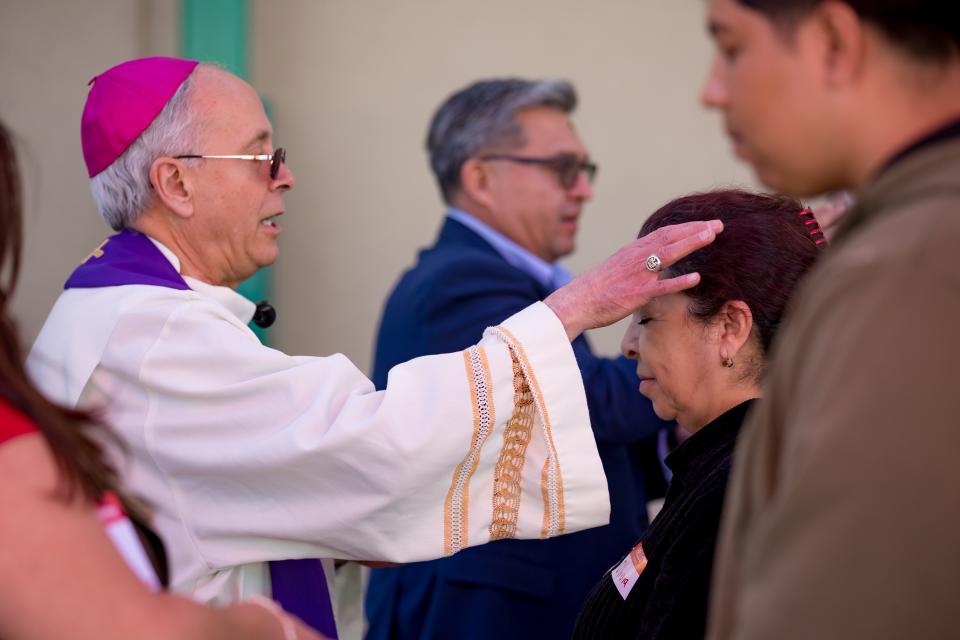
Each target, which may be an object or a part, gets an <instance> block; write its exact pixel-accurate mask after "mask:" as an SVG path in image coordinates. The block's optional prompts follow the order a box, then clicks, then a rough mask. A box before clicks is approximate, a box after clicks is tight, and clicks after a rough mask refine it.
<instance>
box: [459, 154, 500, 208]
mask: <svg viewBox="0 0 960 640" xmlns="http://www.w3.org/2000/svg"><path fill="white" fill-rule="evenodd" d="M493 178H494V176H493V173H492V172H491V171H490V165H489V163H487V162H484V161H483V160H480V159H479V158H469V159H467V161H466V162H464V163H463V165H462V166H461V167H460V190H461V192H462V193H463V195H464V196H465V197H466V198H468V199H469V200H473V201H474V202H477V203H479V204H480V205H481V206H483V207H484V208H485V209H487V210H492V209H494V208H495V207H494V205H495V202H496V201H495V199H494V194H493V190H492V189H491V187H492V184H493Z"/></svg>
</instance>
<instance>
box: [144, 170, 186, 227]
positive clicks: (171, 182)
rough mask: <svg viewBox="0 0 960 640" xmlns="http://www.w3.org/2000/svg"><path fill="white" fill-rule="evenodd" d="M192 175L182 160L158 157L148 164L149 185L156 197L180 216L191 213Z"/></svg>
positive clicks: (184, 216) (183, 216)
mask: <svg viewBox="0 0 960 640" xmlns="http://www.w3.org/2000/svg"><path fill="white" fill-rule="evenodd" d="M193 184H194V183H193V176H192V174H191V172H190V170H189V167H188V166H187V165H186V163H184V162H183V161H182V160H176V159H174V158H169V157H160V158H157V159H156V160H154V161H153V164H152V165H150V186H151V187H153V191H154V194H155V195H156V197H157V199H158V200H160V202H161V203H162V204H163V205H164V207H166V208H167V209H169V210H170V211H171V212H173V213H174V214H175V215H178V216H180V217H182V218H189V217H191V216H192V215H193Z"/></svg>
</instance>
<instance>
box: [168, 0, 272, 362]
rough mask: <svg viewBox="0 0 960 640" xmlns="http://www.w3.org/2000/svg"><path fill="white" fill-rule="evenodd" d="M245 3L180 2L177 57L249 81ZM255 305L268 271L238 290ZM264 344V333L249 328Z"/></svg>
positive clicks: (261, 297) (265, 288) (266, 286)
mask: <svg viewBox="0 0 960 640" xmlns="http://www.w3.org/2000/svg"><path fill="white" fill-rule="evenodd" d="M248 18H249V6H248V0H180V55H182V56H183V57H184V58H190V59H193V60H201V61H203V62H216V63H217V64H220V65H222V66H223V67H224V68H225V69H227V70H228V71H230V73H233V74H234V75H236V76H238V77H240V78H243V79H245V80H246V79H248V73H249V58H248V51H249V46H248V44H249V19H248ZM237 291H239V292H240V293H241V294H242V295H244V296H246V297H247V298H249V299H250V300H253V301H254V302H259V301H260V300H265V299H266V298H267V297H268V296H269V293H270V272H269V269H261V270H260V271H258V272H257V273H255V274H254V275H253V276H252V277H251V278H250V279H249V280H247V281H245V282H243V283H242V284H241V285H240V286H239V287H238V289H237ZM251 328H252V329H253V330H254V332H255V333H256V334H257V336H258V337H259V338H260V340H262V341H263V342H264V343H266V342H267V339H266V333H265V332H264V330H263V329H261V328H260V327H257V326H251Z"/></svg>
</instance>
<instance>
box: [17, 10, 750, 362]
mask: <svg viewBox="0 0 960 640" xmlns="http://www.w3.org/2000/svg"><path fill="white" fill-rule="evenodd" d="M251 4H252V6H251V32H252V33H251V38H252V42H251V73H252V76H253V82H254V84H255V86H256V87H257V88H258V89H259V90H260V91H261V92H262V93H263V94H264V96H265V97H266V98H267V99H268V101H269V102H270V103H271V106H272V110H273V115H274V119H275V124H276V128H277V135H278V141H279V142H280V143H281V144H283V145H284V146H287V147H288V148H289V149H290V156H289V160H290V164H291V166H292V167H293V169H294V170H295V171H296V173H297V176H298V183H297V187H296V189H295V190H294V191H293V192H292V193H291V194H290V195H289V197H288V203H287V214H286V215H285V216H284V217H283V218H282V219H281V224H282V226H283V227H284V234H283V236H282V238H281V243H282V252H281V258H280V261H279V263H278V264H277V266H276V267H274V269H273V277H274V282H275V285H274V288H275V294H274V301H275V303H276V306H277V308H278V310H279V320H278V322H277V324H276V325H275V327H274V328H273V329H271V332H272V339H273V341H274V343H275V344H276V345H277V346H279V347H281V348H283V349H284V350H287V351H290V352H296V353H313V354H323V353H330V352H333V351H342V352H344V353H346V354H347V355H348V356H350V357H351V358H352V359H353V360H354V361H355V362H356V363H357V365H358V366H359V367H360V368H361V369H363V370H367V369H368V368H369V363H370V352H371V341H372V337H373V333H374V330H375V325H376V322H377V318H378V315H379V312H380V305H381V303H382V300H383V297H384V295H385V294H386V293H387V291H388V290H389V288H390V286H391V284H392V283H393V281H394V280H395V279H396V277H397V275H398V274H399V273H400V271H401V270H402V269H403V268H404V267H405V266H407V265H409V264H410V263H411V261H412V260H413V258H414V255H415V251H416V249H417V248H418V247H421V246H423V245H425V244H427V243H429V242H430V241H431V240H432V238H433V236H434V233H435V231H436V228H437V226H438V224H439V221H440V218H441V214H442V211H443V210H442V207H441V203H440V200H439V198H438V197H437V195H436V190H435V187H434V185H433V181H432V178H431V176H430V174H429V171H428V168H427V162H426V157H425V154H424V152H423V149H422V146H423V145H422V142H423V137H424V131H425V128H426V125H427V121H428V119H429V116H430V114H431V113H432V111H433V110H434V108H435V107H436V106H437V104H438V103H439V102H440V101H441V100H442V99H443V98H444V97H446V95H448V94H449V93H450V92H451V91H453V90H454V89H456V88H459V87H461V86H463V85H464V84H466V83H468V82H470V81H472V80H475V79H477V78H481V77H491V76H500V75H523V76H529V77H547V76H550V77H566V78H569V79H571V80H572V81H573V82H574V83H575V84H576V85H577V87H578V89H579V91H580V95H581V107H580V109H579V111H578V113H577V114H576V116H575V122H576V124H577V127H578V129H579V130H580V133H581V135H582V137H583V138H584V140H585V142H586V143H587V145H588V146H589V148H590V150H591V152H592V154H593V155H594V157H595V158H596V159H597V161H598V162H599V163H600V165H601V172H600V176H599V180H598V182H597V185H596V187H597V195H596V198H595V200H594V201H593V202H592V203H591V204H590V205H589V206H588V208H587V210H586V216H585V219H584V225H583V232H582V233H581V238H580V249H579V251H578V252H577V254H576V255H575V256H574V257H573V258H572V259H571V260H569V263H568V264H569V266H571V268H573V269H574V270H575V271H579V270H582V269H584V268H586V267H587V266H589V265H591V264H593V263H595V262H597V261H599V260H600V259H601V258H602V257H603V256H605V255H607V254H609V253H610V252H611V251H613V250H614V249H615V248H616V247H617V246H619V245H620V244H623V243H624V242H626V241H627V240H628V239H629V238H631V237H632V236H633V235H634V234H635V233H636V231H637V229H638V228H639V226H640V224H641V222H642V220H643V218H644V217H645V216H646V215H647V214H648V213H649V212H650V211H652V210H653V209H654V208H655V207H657V206H658V205H660V204H662V203H663V202H664V201H666V200H668V199H670V198H671V197H673V196H676V195H679V194H682V193H685V192H688V191H691V190H696V189H702V188H706V187H710V186H715V185H718V184H726V183H732V182H738V181H740V182H742V181H745V180H747V179H748V173H747V172H746V170H745V169H744V168H742V167H738V166H735V165H734V164H733V163H732V162H731V161H730V159H729V153H728V149H727V144H726V143H725V142H724V140H723V139H722V136H721V133H720V127H719V124H718V122H717V121H716V120H717V119H716V117H715V116H712V115H708V114H707V113H705V112H704V111H703V110H702V109H701V108H700V107H699V106H698V103H697V91H698V86H699V83H700V80H701V78H702V77H703V74H704V73H705V71H706V64H707V58H708V55H709V47H708V42H707V39H706V37H705V36H704V35H703V33H704V29H703V15H702V12H703V3H701V2H696V1H692V0H622V1H618V0H594V1H593V2H590V3H586V2H579V1H573V0H524V1H523V2H515V1H512V2H511V1H507V0H489V1H488V2H484V3H475V2H463V1H459V0H429V1H428V0H403V1H393V0H323V1H317V0H270V1H269V2H267V1H266V0H253V2H252V3H251ZM176 6H177V3H176V2H174V1H173V0H139V1H136V2H132V1H130V0H74V1H72V2H62V1H58V0H0V82H2V85H3V90H2V91H0V117H2V118H3V119H4V120H5V121H6V122H7V123H8V124H9V125H11V126H12V128H13V129H15V130H16V131H17V133H18V134H19V135H20V138H21V140H22V142H23V149H24V152H25V158H24V159H25V164H26V169H27V176H26V181H27V196H28V200H27V205H28V227H27V246H26V263H25V265H24V270H23V278H22V285H23V286H22V288H21V291H20V293H19V295H18V296H17V298H16V300H15V305H14V308H15V311H16V313H17V315H18V316H19V318H20V319H21V323H22V328H23V333H24V336H25V338H27V339H28V340H32V338H33V336H34V335H35V334H36V331H37V330H38V329H39V325H40V322H42V319H43V317H44V316H45V314H46V312H47V311H48V309H49V307H50V305H51V304H52V302H53V300H54V299H55V297H56V295H57V293H58V291H59V289H60V286H61V285H62V282H63V280H64V278H65V276H66V275H67V274H68V273H69V271H70V270H71V269H72V268H73V266H74V265H75V264H76V263H77V262H78V261H79V260H81V259H82V258H83V257H84V256H85V255H86V253H87V252H88V251H89V250H90V249H91V248H92V247H93V246H95V245H96V244H97V243H98V242H99V241H100V239H101V238H102V237H103V236H104V235H105V233H106V232H107V229H106V227H105V225H103V224H102V223H100V222H99V218H98V217H97V214H96V211H95V208H94V206H93V204H92V202H91V200H90V196H89V190H88V187H87V180H86V174H85V172H84V168H83V162H82V156H81V153H80V144H79V119H80V111H81V109H82V105H83V100H84V97H85V95H86V81H87V80H88V79H89V78H90V77H92V76H93V75H95V74H96V73H97V72H99V71H101V70H103V69H105V68H107V67H108V66H110V65H112V64H115V63H116V62H119V61H120V60H122V59H124V58H129V57H134V56H138V55H156V54H172V53H174V52H175V50H176V32H177V16H176V10H175V8H176ZM619 332H620V330H619V329H614V330H612V331H607V332H605V333H603V334H602V335H600V336H599V338H600V340H599V342H600V345H601V348H602V349H603V350H605V351H611V350H613V349H615V348H616V344H617V343H618V341H619Z"/></svg>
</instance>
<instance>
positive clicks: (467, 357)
mask: <svg viewBox="0 0 960 640" xmlns="http://www.w3.org/2000/svg"><path fill="white" fill-rule="evenodd" d="M463 362H464V366H465V367H466V370H467V380H468V382H469V384H470V401H471V404H472V405H473V437H472V438H471V439H470V449H469V451H467V454H466V455H465V456H464V457H463V460H461V461H460V464H458V465H457V468H456V469H455V470H454V472H453V480H452V481H451V483H450V490H449V491H447V497H446V499H445V500H444V503H443V555H445V556H449V555H452V554H454V553H456V552H458V551H460V550H461V549H463V548H464V547H466V546H468V531H469V527H468V512H469V504H470V478H471V477H472V476H473V474H474V472H475V471H476V470H477V463H478V462H479V460H480V450H481V449H482V448H483V443H484V442H485V441H486V439H487V436H489V435H490V427H491V425H492V424H493V423H494V411H493V379H492V377H491V376H490V365H489V363H488V362H487V354H486V351H484V349H483V347H478V346H473V347H470V348H469V349H467V350H466V351H464V352H463Z"/></svg>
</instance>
